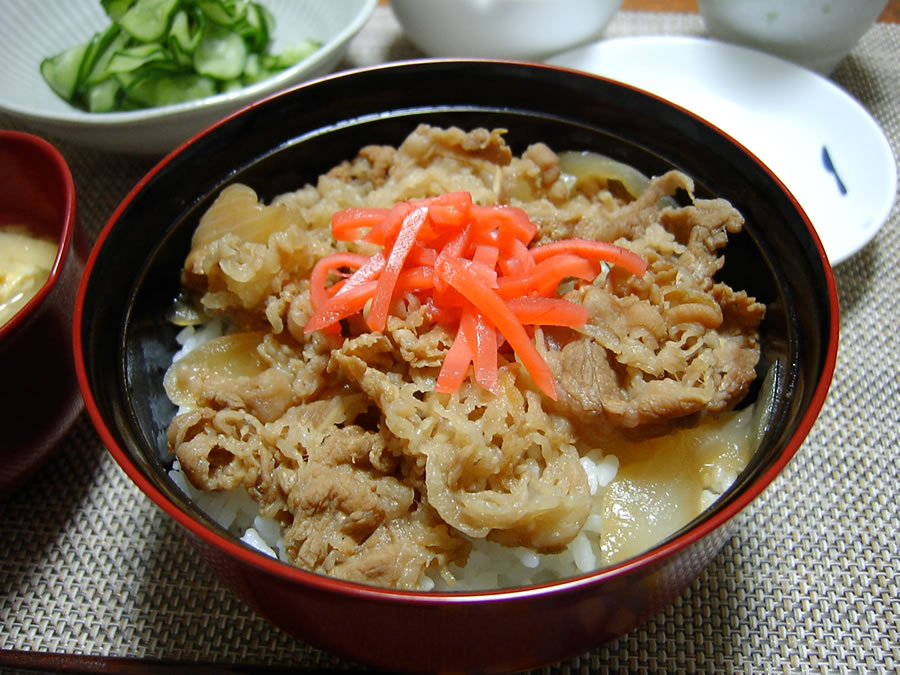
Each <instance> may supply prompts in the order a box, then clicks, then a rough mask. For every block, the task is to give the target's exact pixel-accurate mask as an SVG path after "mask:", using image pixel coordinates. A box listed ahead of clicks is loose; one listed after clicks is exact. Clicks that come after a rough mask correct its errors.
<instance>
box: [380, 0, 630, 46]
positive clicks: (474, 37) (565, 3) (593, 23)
mask: <svg viewBox="0 0 900 675" xmlns="http://www.w3.org/2000/svg"><path fill="white" fill-rule="evenodd" d="M621 6H622V0H452V2H451V1H448V0H391V8H392V9H393V10H394V14H395V15H396V17H397V20H398V21H399V22H400V25H401V26H403V30H404V31H405V32H406V35H407V37H408V38H409V39H410V40H411V41H412V42H413V43H414V44H415V45H416V46H417V47H418V48H419V49H421V50H422V51H424V52H425V53H426V54H428V55H429V56H442V57H444V56H457V57H486V58H509V59H542V58H545V57H547V56H550V55H551V54H554V53H556V52H560V51H562V50H564V49H567V48H569V47H573V46H575V45H578V44H581V43H584V42H588V41H591V40H594V39H596V38H597V37H598V36H599V35H600V33H601V32H602V31H603V29H604V28H606V26H607V24H608V23H609V22H610V20H611V19H612V18H613V15H615V13H616V12H617V11H618V10H619V8H620V7H621Z"/></svg>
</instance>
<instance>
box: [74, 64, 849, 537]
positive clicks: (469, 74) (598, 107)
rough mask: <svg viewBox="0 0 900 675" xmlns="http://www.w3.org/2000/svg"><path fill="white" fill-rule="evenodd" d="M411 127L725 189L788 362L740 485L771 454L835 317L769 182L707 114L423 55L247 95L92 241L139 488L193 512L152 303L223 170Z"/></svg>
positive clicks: (732, 268)
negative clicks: (173, 432) (253, 97)
mask: <svg viewBox="0 0 900 675" xmlns="http://www.w3.org/2000/svg"><path fill="white" fill-rule="evenodd" d="M435 83H437V84H435ZM419 123H428V124H432V125H439V126H449V125H456V126H459V127H462V128H464V129H471V128H474V127H479V126H482V127H488V128H492V127H502V128H505V129H507V130H508V134H507V140H508V142H509V144H510V145H511V147H512V149H513V151H514V152H515V153H517V154H518V153H521V152H522V151H523V150H524V149H525V148H526V147H527V145H528V144H530V143H534V142H538V141H543V142H545V143H547V144H548V145H549V146H550V147H551V148H553V149H554V150H556V151H563V150H593V151H597V152H602V153H604V154H607V155H610V156H613V157H615V158H617V159H619V160H621V161H624V162H627V163H629V164H632V165H633V166H635V167H637V168H639V169H640V170H642V171H643V172H644V173H646V174H650V175H654V174H659V173H662V172H664V171H666V170H668V169H671V168H677V169H680V170H682V171H684V172H685V173H687V174H689V175H690V176H692V177H693V179H694V180H695V182H696V186H697V190H696V194H697V196H700V197H711V196H719V197H724V198H726V199H729V200H730V201H731V202H732V203H733V204H734V205H735V206H736V207H737V208H738V209H739V210H740V211H741V212H742V213H743V214H744V216H745V218H746V221H747V222H746V227H745V230H744V232H742V233H741V234H740V235H738V236H736V237H733V238H732V240H731V241H730V243H729V245H728V247H727V249H726V252H725V255H726V267H725V269H724V270H723V271H722V275H723V276H724V277H726V278H727V279H728V280H729V281H730V282H731V283H733V284H735V285H736V286H737V287H738V288H744V289H746V290H747V291H748V292H749V293H750V294H751V295H755V296H756V297H758V298H759V299H760V300H762V301H764V302H766V303H767V304H768V306H769V309H768V313H767V318H766V320H765V323H764V326H763V363H762V367H765V366H766V365H767V364H768V363H771V362H774V361H775V360H776V359H777V360H780V361H781V362H782V363H783V365H785V366H786V368H785V377H784V378H783V379H782V381H781V383H780V384H781V386H780V388H779V392H778V396H779V402H780V404H779V412H778V415H777V417H776V418H775V419H774V420H773V424H772V428H771V430H770V432H769V434H768V436H767V438H766V440H765V441H764V443H763V446H762V447H761V449H760V451H759V452H758V453H757V456H756V457H755V458H754V460H753V462H752V463H751V465H750V467H748V469H747V471H745V473H744V475H743V477H742V479H741V480H742V481H748V480H752V479H753V477H755V476H758V475H759V474H760V472H762V471H764V470H765V468H767V467H768V466H770V465H771V464H772V463H774V462H775V461H776V460H777V458H778V456H779V454H780V453H781V451H782V450H783V448H784V446H785V443H786V442H787V440H788V438H789V436H790V434H791V433H792V432H793V429H794V428H795V427H796V426H797V424H798V422H799V420H800V418H801V417H802V413H803V411H804V410H805V409H806V407H807V405H808V403H809V401H810V397H811V396H813V392H814V390H815V388H816V384H817V382H818V381H819V378H820V376H821V374H822V371H823V368H824V363H825V360H826V358H827V351H828V340H829V332H830V325H831V321H832V316H831V305H830V298H829V293H828V282H827V277H826V273H825V271H824V264H823V258H822V256H821V253H820V251H819V250H818V248H817V247H816V245H815V243H814V241H813V239H812V237H811V236H810V234H809V232H808V230H807V224H806V222H805V220H804V219H803V217H802V216H801V215H800V214H799V213H798V210H797V209H798V207H797V206H796V205H795V204H794V203H793V201H792V200H791V199H790V197H789V196H788V195H786V194H785V193H784V191H783V190H782V189H781V187H780V186H779V185H778V184H777V181H775V180H774V179H773V177H772V176H771V175H770V174H769V173H768V171H767V170H765V169H764V168H763V167H762V166H761V165H759V164H758V163H757V162H756V160H754V159H753V158H752V157H749V156H748V155H747V154H746V153H745V152H744V151H743V150H742V149H741V148H740V147H739V146H737V145H736V144H734V143H733V142H731V141H730V140H729V139H727V138H726V137H724V136H722V135H721V134H720V133H718V132H717V131H716V130H714V129H713V128H711V127H710V126H708V125H707V124H706V123H704V122H703V121H702V120H699V119H697V118H695V117H693V116H692V115H690V114H687V113H685V112H683V111H680V110H678V109H676V108H674V107H672V106H670V105H669V104H667V103H665V102H663V101H660V100H658V99H656V98H654V97H652V96H649V95H647V94H644V93H642V92H639V91H636V90H632V89H629V88H627V87H624V86H622V85H618V84H616V83H611V82H608V81H606V80H603V79H600V78H593V77H589V76H584V75H579V74H574V73H569V72H565V71H560V70H556V69H552V68H545V67H540V66H526V65H521V64H510V63H491V62H470V63H460V62H449V61H448V62H444V61H429V62H423V63H412V64H401V65H394V66H389V67H384V68H379V69H374V70H372V71H365V72H358V73H351V74H349V75H343V76H340V77H335V78H329V79H326V80H323V81H320V82H317V83H314V84H312V85H307V86H302V87H299V88H297V89H295V90H293V91H290V92H287V93H285V94H283V95H280V96H278V97H275V98H273V99H270V100H269V101H267V102H264V103H263V104H261V105H257V106H255V107H252V108H250V109H248V110H246V111H244V112H243V114H241V115H239V116H237V117H234V118H231V119H230V120H228V121H226V122H225V123H223V124H221V125H220V126H218V127H217V128H216V129H215V130H213V131H212V132H211V133H208V134H206V135H203V136H201V137H200V138H198V139H196V140H195V141H194V142H193V143H192V144H190V145H189V146H188V147H187V148H186V149H184V150H183V151H182V152H181V153H179V154H177V155H176V156H174V157H173V158H172V159H170V160H169V161H168V163H167V164H166V165H165V166H164V167H162V168H159V167H158V170H155V172H154V173H152V174H151V175H150V176H149V177H148V179H147V180H146V183H145V185H144V186H143V188H142V189H141V190H140V191H138V192H137V193H135V194H134V195H133V196H132V198H131V199H130V201H129V202H127V203H126V204H125V205H124V208H123V209H122V212H121V214H120V216H119V218H118V221H117V222H116V223H115V224H113V226H112V229H111V230H110V231H109V232H108V233H107V237H106V240H105V242H104V244H103V246H102V248H101V249H100V250H99V252H98V255H97V258H96V262H95V265H94V269H93V272H92V276H91V278H90V281H89V286H88V290H87V293H86V296H85V300H84V308H83V316H84V320H83V323H82V325H81V327H80V330H81V336H82V341H83V345H84V348H83V351H84V361H85V370H86V372H87V376H88V379H89V381H90V387H91V390H92V394H93V397H94V399H95V401H96V404H97V408H98V410H99V412H100V414H101V415H102V417H103V419H104V421H105V424H106V426H107V427H108V428H109V430H110V433H111V435H112V437H113V438H114V439H115V441H116V443H117V444H118V445H119V447H120V448H122V450H123V451H124V452H125V453H127V454H128V455H129V456H130V457H131V459H132V460H133V461H134V462H135V464H136V465H137V466H138V467H140V470H141V471H142V472H143V473H144V474H145V476H146V477H147V478H148V479H149V481H150V482H151V483H152V484H154V485H155V486H156V487H157V488H158V489H159V490H160V491H161V492H162V493H163V494H166V495H167V496H168V497H169V498H170V499H171V500H172V501H174V502H176V503H180V504H182V505H184V506H185V507H186V508H188V509H189V510H192V508H191V507H190V505H188V504H186V499H185V498H184V496H183V495H182V494H181V492H180V491H179V490H178V489H177V488H175V487H174V486H173V485H172V484H171V483H170V482H169V480H168V479H167V477H166V475H165V464H166V463H167V462H168V459H167V457H166V454H167V453H166V450H165V430H166V427H167V425H168V422H169V421H170V419H171V418H172V415H173V413H174V410H175V409H174V407H173V406H172V405H171V403H169V401H168V400H167V398H166V396H165V393H164V391H163V388H162V380H163V374H164V372H165V370H166V368H167V367H168V365H169V363H170V361H171V357H172V354H173V353H174V352H175V351H176V349H177V345H176V342H175V335H176V333H177V331H178V329H177V328H176V327H174V326H172V325H170V324H168V323H167V322H166V320H165V315H166V311H167V309H168V308H169V306H170V303H171V301H172V299H173V298H174V297H175V296H176V295H177V293H178V290H179V282H180V272H181V267H182V264H183V262H184V259H185V256H186V254H187V251H188V249H189V246H190V238H191V235H192V233H193V230H194V228H195V227H196V225H197V222H198V220H199V217H200V215H201V214H202V213H203V211H204V210H205V209H206V208H208V206H209V205H210V204H211V202H212V200H214V199H215V197H216V196H217V194H218V193H219V192H220V191H221V189H222V188H223V187H224V186H225V185H227V184H229V183H231V182H242V183H246V184H248V185H250V186H251V187H252V188H254V189H255V190H256V191H257V193H258V194H259V195H260V197H261V198H262V199H264V200H266V201H268V200H270V199H271V198H273V197H274V196H276V195H277V194H280V193H282V192H286V191H290V190H295V189H297V188H299V187H301V186H303V185H304V184H306V183H315V181H316V178H317V176H319V175H320V174H321V173H323V172H325V171H327V170H328V169H329V168H331V167H332V166H334V165H335V164H337V163H339V162H340V161H342V160H345V159H350V158H352V157H354V156H355V155H356V153H357V151H358V150H359V148H360V147H362V146H364V145H368V144H392V145H396V144H398V143H399V142H400V141H402V140H403V138H405V137H406V136H407V135H408V134H409V133H410V132H411V131H413V130H414V128H415V127H416V125H417V124H419ZM736 489H737V488H734V489H733V493H734V492H736ZM204 520H205V519H204Z"/></svg>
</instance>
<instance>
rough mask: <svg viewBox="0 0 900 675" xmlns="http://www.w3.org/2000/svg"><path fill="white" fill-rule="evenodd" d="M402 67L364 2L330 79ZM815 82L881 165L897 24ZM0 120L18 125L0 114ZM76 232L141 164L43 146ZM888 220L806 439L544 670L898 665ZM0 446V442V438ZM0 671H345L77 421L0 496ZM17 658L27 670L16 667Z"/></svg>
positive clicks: (897, 122) (851, 289)
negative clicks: (643, 602)
mask: <svg viewBox="0 0 900 675" xmlns="http://www.w3.org/2000/svg"><path fill="white" fill-rule="evenodd" d="M607 33H608V35H610V36H620V35H642V34H643V35H646V34H686V35H702V34H703V25H702V22H701V21H700V19H699V17H697V16H696V15H692V14H667V13H663V14H656V13H639V12H621V13H620V14H619V15H618V16H617V17H616V18H615V20H614V22H613V24H612V25H611V26H610V27H609V29H608V31H607ZM416 56H419V53H418V52H417V51H416V50H415V49H414V48H413V47H412V46H411V45H410V44H409V43H408V42H407V41H406V40H405V39H403V37H402V35H401V33H400V29H399V27H398V25H397V23H396V21H395V20H394V18H393V15H392V14H391V13H390V10H388V9H387V8H385V7H379V8H378V10H377V11H376V13H375V15H374V16H373V18H372V21H371V22H370V23H369V24H368V25H367V27H366V28H365V29H364V30H363V32H362V33H361V34H360V35H359V36H358V37H357V38H356V39H355V40H354V42H353V43H352V45H351V48H350V51H349V53H348V56H347V58H346V60H345V63H344V64H343V65H344V66H345V67H351V66H360V65H367V64H370V63H377V62H380V61H385V60H396V59H404V58H409V57H416ZM833 80H834V81H835V82H836V83H838V84H839V85H840V86H842V87H843V88H844V89H845V90H847V91H848V92H849V93H850V94H851V95H853V96H854V97H856V98H857V99H858V100H859V101H860V102H861V103H862V104H863V105H864V106H865V107H866V108H867V109H868V110H869V111H870V112H871V113H872V115H873V116H874V117H875V119H876V120H877V121H878V122H879V123H880V124H881V125H882V127H883V128H884V130H885V133H886V134H887V136H888V138H889V139H890V141H891V144H892V147H893V150H894V153H895V156H900V119H898V117H900V109H898V92H900V26H894V25H884V24H879V25H877V26H875V27H874V28H873V29H872V30H871V31H870V32H869V33H868V34H867V35H866V36H865V37H864V38H863V40H862V42H861V43H860V44H859V46H858V47H857V48H856V49H855V51H854V52H853V53H852V54H851V56H850V57H848V59H846V60H845V61H844V62H843V63H842V64H841V65H840V66H839V68H838V69H837V71H836V72H835V73H834V75H833ZM0 127H4V128H23V127H22V126H21V125H19V124H18V123H17V122H15V121H13V120H12V119H11V118H8V117H5V116H2V115H0ZM58 145H59V147H60V149H61V150H62V152H63V154H64V155H65V156H66V158H67V160H68V161H69V162H70V164H71V167H72V170H73V173H74V176H75V181H76V184H77V188H78V191H79V210H80V217H81V222H82V225H83V227H84V228H85V230H86V231H87V232H88V234H89V235H90V237H91V238H94V237H96V235H97V233H98V232H99V230H100V229H101V228H102V226H103V224H104V223H105V222H106V220H107V218H108V217H109V216H110V214H111V213H112V212H113V210H114V208H115V207H116V205H117V204H118V203H119V201H120V200H121V199H122V198H123V197H124V196H125V195H126V194H127V192H128V190H129V189H130V188H131V187H132V186H133V185H134V184H135V183H136V182H137V181H138V179H139V178H140V177H141V176H143V174H144V173H145V172H146V171H147V170H149V169H150V168H151V166H152V164H153V160H150V159H136V158H131V157H117V156H112V155H106V154H101V153H95V152H89V151H85V150H82V149H79V148H76V147H74V146H70V145H68V144H66V143H64V142H59V143H58ZM898 233H900V213H898V207H897V205H896V204H895V206H894V209H893V211H892V213H891V216H890V220H889V222H888V223H887V224H886V225H885V226H884V227H883V228H882V229H881V231H880V232H879V234H878V235H877V237H876V238H875V240H874V241H873V242H872V243H871V244H869V245H868V246H866V247H865V249H864V250H863V251H861V252H860V253H859V254H857V255H855V256H853V257H852V258H851V259H849V260H847V261H846V262H844V263H842V264H841V265H839V266H838V267H837V268H836V275H837V282H838V288H839V292H840V299H841V308H842V312H843V315H842V328H841V347H840V353H839V358H838V364H837V370H836V373H835V378H834V383H833V386H832V389H831V393H830V395H829V398H828V401H827V402H826V405H825V407H824V409H823V411H822V413H821V415H820V417H819V419H818V421H817V422H816V424H815V426H814V428H813V430H812V432H811V434H810V435H809V437H808V440H807V442H806V443H805V444H804V446H803V447H802V448H801V450H800V452H799V453H798V455H797V457H796V458H795V460H794V461H793V462H792V463H791V464H790V465H789V467H788V468H787V469H786V471H784V473H783V474H782V475H781V476H780V477H779V478H778V479H776V481H775V483H774V484H773V485H772V486H771V487H770V488H769V489H768V490H767V491H766V492H764V493H763V495H762V496H761V497H760V498H759V499H758V500H757V501H756V502H754V503H753V504H752V505H751V507H750V508H749V509H748V511H747V513H746V517H745V518H743V520H742V521H741V522H742V524H741V526H740V527H739V528H737V529H736V531H735V533H734V535H733V537H732V538H731V540H730V541H728V542H727V544H726V546H725V547H724V549H723V550H722V551H721V553H720V554H719V555H718V556H717V557H716V558H715V560H714V561H713V563H712V564H711V565H710V566H709V568H708V569H707V570H706V571H705V572H704V573H703V574H702V575H701V576H700V578H699V579H698V580H697V581H696V583H694V584H693V585H692V586H691V587H690V588H689V589H688V590H687V591H686V592H685V593H684V594H683V595H682V596H681V597H679V598H678V599H677V600H676V601H675V602H674V603H673V604H672V605H671V606H670V607H668V608H667V609H666V610H664V611H663V612H661V613H660V614H658V615H657V616H656V617H654V618H652V619H651V620H649V621H648V622H646V623H645V624H644V625H643V626H641V627H640V628H638V629H636V630H634V631H633V632H632V633H630V634H628V635H626V636H624V637H622V638H621V639H619V640H616V641H614V642H611V643H608V644H604V645H601V646H598V647H597V648H596V649H594V650H592V651H590V652H588V653H585V654H583V655H581V656H579V657H577V658H573V659H570V660H568V661H565V662H562V663H559V664H557V665H555V666H552V667H548V668H546V669H544V670H545V672H566V673H568V672H575V671H577V672H586V671H592V670H606V669H609V670H614V671H619V672H636V673H637V672H653V671H664V672H680V671H688V672H696V671H702V672H723V671H744V672H771V671H780V672H799V671H815V672H859V671H865V672H876V673H877V672H885V673H888V672H897V671H898V669H900V634H898V632H900V628H898V626H900V589H898V580H900V555H898V537H897V531H898V529H900V516H898V514H900V510H898V506H897V501H896V498H895V494H894V492H895V490H896V486H897V485H900V468H898V467H900V461H898V460H900V450H898V448H900V438H898V434H900V421H898V392H900V375H898V373H900V363H898V356H897V350H896V348H895V346H894V343H895V342H896V338H895V335H896V332H897V329H898V328H900V324H898V319H897V317H898V316H900V281H898V273H897V270H898V268H900V241H898ZM0 442H2V441H0ZM0 541H2V546H3V550H2V552H0V630H2V632H0V650H3V651H0V666H3V665H4V664H6V665H7V666H8V667H15V666H16V665H18V666H22V665H24V664H28V663H30V664H32V665H34V664H36V663H40V664H43V665H42V667H43V668H46V669H48V670H56V669H61V668H63V667H66V663H65V662H63V661H55V660H53V658H52V657H49V656H44V657H43V661H41V660H40V659H39V658H38V657H39V656H40V655H42V654H46V653H55V654H75V655H82V656H83V657H85V658H84V659H83V661H81V663H80V667H81V668H83V669H85V670H88V669H95V670H99V669H102V668H105V667H108V665H107V666H104V665H102V664H99V662H95V661H93V660H92V658H93V657H116V658H119V659H122V661H120V662H117V665H118V666H120V667H125V666H127V665H129V664H131V665H134V661H132V659H153V660H163V661H177V662H186V663H192V664H195V665H196V664H215V665H216V666H217V667H222V668H224V667H226V666H227V665H230V666H232V667H252V666H263V665H270V666H277V665H282V666H291V667H295V668H298V669H300V668H311V669H312V668H315V669H322V668H330V669H350V668H356V667H358V666H357V664H354V663H350V662H347V661H345V660H343V659H341V658H339V657H337V656H335V655H332V654H329V653H325V652H322V651H320V650H317V649H314V648H312V647H310V646H308V645H306V644H304V643H303V642H300V641H298V640H296V639H294V638H292V637H290V636H288V635H286V634H285V633H283V632H281V631H280V630H279V629H277V628H275V627H273V626H271V625H270V624H268V623H267V622H265V621H264V620H262V619H261V618H259V617H257V616H256V615H255V614H254V613H252V612H251V611H250V610H249V609H247V608H246V607H245V606H244V605H243V603H242V602H241V601H239V600H238V599H237V598H236V597H235V596H234V595H232V594H231V592H230V591H229V590H227V589H226V588H225V587H224V586H223V585H222V584H221V583H219V581H218V580H217V579H216V578H215V577H214V576H213V575H212V573H211V572H210V571H208V569H207V567H206V566H205V564H204V563H203V562H202V560H201V559H200V557H199V556H198V555H197V554H196V552H195V550H194V549H193V547H192V546H190V545H189V544H188V542H187V540H186V538H185V537H184V535H183V533H182V531H181V529H180V528H179V527H178V526H176V525H175V524H174V523H173V521H171V520H170V519H169V518H168V517H167V516H165V515H164V514H163V513H162V512H161V511H160V510H159V509H157V508H156V507H155V506H154V505H153V504H152V503H151V502H150V501H149V500H148V499H147V498H145V497H144V496H143V495H142V493H140V492H139V491H138V490H137V488H135V487H134V486H133V485H132V484H131V483H130V481H129V480H128V479H127V478H126V477H125V475H124V473H123V472H122V471H121V470H120V469H119V468H118V466H117V465H116V464H115V463H114V462H113V460H112V459H111V457H110V456H109V454H108V453H107V452H106V450H105V449H104V448H103V446H102V444H101V442H100V440H99V439H98V437H97V435H96V433H95V432H94V430H93V428H92V426H91V424H90V422H89V421H88V420H87V418H86V417H85V416H82V417H81V418H80V419H79V420H78V422H77V423H76V425H75V427H74V428H73V429H72V432H71V434H70V435H69V437H68V438H67V440H66V442H65V444H64V446H63V447H62V448H61V449H60V451H59V452H58V453H57V454H55V455H54V457H53V458H52V459H51V460H50V461H49V463H48V464H46V465H45V467H44V468H43V470H42V471H41V472H40V474H39V475H38V476H36V477H35V478H34V479H33V480H31V481H29V482H28V483H27V484H25V485H24V486H22V487H21V488H20V489H19V490H18V491H17V492H16V493H15V494H14V495H12V496H11V497H9V498H8V499H7V500H5V501H3V502H0ZM29 657H30V658H29Z"/></svg>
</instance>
